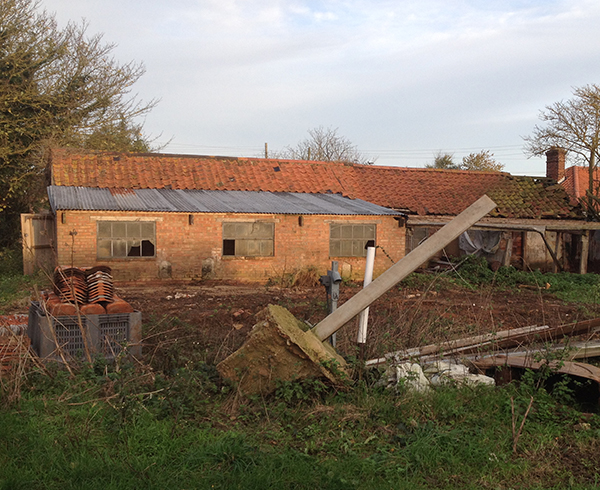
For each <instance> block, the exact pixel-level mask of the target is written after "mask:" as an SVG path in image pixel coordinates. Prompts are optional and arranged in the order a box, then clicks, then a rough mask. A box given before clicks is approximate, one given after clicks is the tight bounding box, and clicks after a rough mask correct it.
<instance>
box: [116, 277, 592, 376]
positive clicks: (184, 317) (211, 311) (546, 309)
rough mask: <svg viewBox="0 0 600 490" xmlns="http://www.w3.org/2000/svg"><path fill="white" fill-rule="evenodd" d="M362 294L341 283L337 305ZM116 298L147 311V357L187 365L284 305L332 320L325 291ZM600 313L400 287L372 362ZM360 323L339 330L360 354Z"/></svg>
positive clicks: (373, 345) (375, 315)
mask: <svg viewBox="0 0 600 490" xmlns="http://www.w3.org/2000/svg"><path fill="white" fill-rule="evenodd" d="M359 291H360V286H358V285H343V286H342V288H341V299H340V302H339V305H342V304H343V303H344V301H346V300H348V299H349V298H350V297H352V296H353V295H355V294H356V293H358V292H359ZM117 292H118V294H119V295H120V296H121V297H123V298H124V299H126V300H127V301H129V302H130V303H131V304H132V305H133V306H134V307H135V308H136V309H138V310H140V311H142V313H143V323H144V337H145V346H146V347H145V352H146V353H147V355H148V356H150V357H154V356H162V362H164V363H167V364H169V363H175V364H178V365H181V363H182V362H184V363H185V362H188V361H195V360H202V361H206V362H209V363H213V362H219V361H220V360H222V359H224V358H225V357H226V356H227V355H229V354H230V353H232V352H233V351H235V350H237V349H238V348H239V347H240V346H241V345H242V343H243V342H244V340H245V338H246V336H247V335H248V333H249V332H250V330H251V328H252V326H253V325H254V323H255V314H256V313H258V312H259V311H260V310H262V309H263V308H264V307H265V306H267V305H268V304H278V305H281V306H283V307H285V308H287V309H288V310H290V311H291V312H292V313H293V314H294V315H295V316H296V317H297V318H299V319H301V320H304V321H306V322H308V323H309V324H311V325H315V324H317V323H318V322H319V321H320V320H321V319H323V318H324V317H325V315H326V309H327V304H326V296H325V290H324V288H323V287H322V286H320V285H315V286H312V287H302V288H280V287H267V286H260V285H251V284H238V283H231V282H230V283H224V282H222V281H219V282H204V281H203V282H201V283H186V284H176V285H175V284H173V285H128V286H120V287H118V288H117ZM598 316H600V306H590V305H585V306H582V305H577V304H565V303H564V302H563V301H561V300H559V299H557V298H556V297H555V296H554V295H553V294H552V293H551V292H549V291H545V290H542V291H532V290H517V291H506V292H503V291H498V290H491V289H487V288H486V289H481V290H475V291H473V290H468V289H463V288H442V289H439V290H435V288H434V287H432V286H431V285H428V286H426V287H424V288H422V289H414V288H413V289H411V288H400V287H395V288H393V289H391V290H390V291H388V292H387V293H386V294H385V295H384V296H382V297H381V298H380V299H378V300H377V301H376V302H375V303H374V304H373V305H372V306H371V308H370V313H369V332H368V346H367V355H368V358H371V357H379V356H381V355H382V354H384V353H386V352H390V351H394V350H398V349H402V348H407V347H416V346H419V345H426V344H429V343H434V342H438V341H441V340H449V339H452V338H460V337H464V336H470V335H478V334H481V333H486V332H493V331H499V330H506V329H512V328H517V327H524V326H529V325H550V326H554V325H560V324H565V323H571V322H575V321H578V320H583V319H587V318H592V317H598ZM357 330H358V327H357V322H356V319H355V320H352V321H350V322H349V323H348V324H347V325H345V326H344V327H343V328H342V329H341V330H340V331H338V334H337V337H338V339H337V340H338V350H339V351H340V352H341V353H342V354H345V355H354V354H356V336H357Z"/></svg>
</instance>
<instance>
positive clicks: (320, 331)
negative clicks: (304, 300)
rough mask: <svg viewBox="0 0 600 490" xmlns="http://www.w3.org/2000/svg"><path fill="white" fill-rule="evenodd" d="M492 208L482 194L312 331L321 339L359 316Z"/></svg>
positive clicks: (491, 202)
mask: <svg viewBox="0 0 600 490" xmlns="http://www.w3.org/2000/svg"><path fill="white" fill-rule="evenodd" d="M495 207H496V203H494V201H492V200H491V199H490V198H489V197H488V196H486V195H484V196H482V197H481V198H479V199H478V200H477V201H475V202H474V203H473V204H471V206H469V207H468V208H467V209H465V210H464V211H463V212H462V213H460V214H459V215H458V216H457V217H456V218H454V219H453V220H452V221H450V223H448V224H447V225H446V226H444V227H443V228H442V229H441V230H439V231H438V232H437V233H436V234H435V235H433V236H431V237H429V238H428V239H427V240H425V241H424V242H423V243H422V244H421V245H419V246H418V247H417V248H415V249H414V250H413V251H412V252H410V253H409V254H408V255H406V256H405V257H404V258H403V259H402V260H400V261H398V262H396V264H394V265H393V266H392V267H390V268H389V269H388V270H387V271H385V272H384V273H383V274H381V275H380V276H379V277H378V278H377V279H376V280H374V281H373V282H372V283H371V284H369V285H368V286H367V287H366V288H364V289H363V290H362V291H360V292H359V293H358V294H356V295H355V296H353V297H352V298H350V299H349V300H348V301H346V302H345V303H344V304H343V305H342V306H341V307H339V308H338V309H337V310H335V311H334V312H333V313H332V314H331V315H329V316H327V317H325V319H324V320H322V321H321V322H320V323H318V324H317V326H316V327H314V328H313V329H312V331H313V333H314V334H315V335H316V336H317V337H318V338H319V339H321V340H325V339H326V338H328V337H330V336H331V335H332V334H333V333H335V332H336V331H338V330H339V329H340V328H341V327H342V326H344V325H345V324H346V322H348V321H350V320H351V319H352V318H354V317H355V316H356V315H358V314H359V313H360V312H361V311H362V310H364V309H365V308H366V307H367V306H369V305H370V304H371V303H373V301H375V300H376V299H377V298H379V297H380V296H381V295H383V294H384V293H385V292H386V291H388V290H389V289H391V288H392V287H394V286H395V285H396V284H398V283H399V282H400V281H401V280H402V279H404V278H405V277H406V276H408V275H409V274H410V273H411V272H413V271H414V270H416V269H417V268H418V267H419V266H420V265H421V264H422V263H423V262H425V261H427V260H429V258H431V257H432V256H433V255H434V254H436V253H437V252H438V251H439V250H441V249H442V248H444V247H445V246H446V245H448V244H449V243H450V242H451V241H452V240H454V239H455V238H457V237H458V236H459V235H460V234H461V233H463V232H464V231H466V230H468V229H469V228H470V227H471V226H473V224H474V223H476V222H477V221H478V220H479V219H481V218H482V217H483V216H485V215H486V214H487V213H489V212H490V211H492V210H493V209H494V208H495Z"/></svg>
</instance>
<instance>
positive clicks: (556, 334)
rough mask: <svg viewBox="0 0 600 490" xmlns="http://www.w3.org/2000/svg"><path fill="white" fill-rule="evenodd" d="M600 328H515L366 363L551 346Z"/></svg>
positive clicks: (599, 323) (596, 322)
mask: <svg viewBox="0 0 600 490" xmlns="http://www.w3.org/2000/svg"><path fill="white" fill-rule="evenodd" d="M599 327H600V318H595V319H593V320H584V321H581V322H576V323H569V324H566V325H559V326H557V327H549V326H547V325H543V326H529V327H521V328H515V329H513V330H502V331H500V332H495V333H489V334H483V335H477V336H475V337H466V338H462V339H456V340H450V341H448V342H442V343H439V344H430V345H426V346H423V347H417V348H414V349H408V350H405V351H398V352H393V353H390V354H387V355H386V356H385V357H383V358H380V359H372V360H369V361H367V365H377V364H383V363H385V362H387V361H388V360H389V359H390V358H393V359H395V360H397V361H400V360H405V359H410V358H412V357H425V356H433V355H439V356H440V357H443V356H445V355H456V354H471V353H473V352H477V351H481V350H486V349H489V348H490V347H493V348H497V349H506V348H511V347H516V346H520V345H522V344H526V343H530V342H549V341H552V340H556V339H560V338H563V337H569V336H572V335H582V334H585V333H591V332H593V331H594V330H595V329H597V328H599Z"/></svg>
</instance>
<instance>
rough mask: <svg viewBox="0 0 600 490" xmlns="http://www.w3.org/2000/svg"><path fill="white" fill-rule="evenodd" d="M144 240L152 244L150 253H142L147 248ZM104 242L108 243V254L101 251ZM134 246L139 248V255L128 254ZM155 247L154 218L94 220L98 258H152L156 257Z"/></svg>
mask: <svg viewBox="0 0 600 490" xmlns="http://www.w3.org/2000/svg"><path fill="white" fill-rule="evenodd" d="M107 228H108V230H107ZM144 242H149V243H150V244H151V245H152V247H153V248H152V254H149V253H146V254H144V250H146V251H147V250H148V248H146V247H145V245H144ZM106 244H108V249H107V250H108V251H109V253H108V254H106V253H102V251H101V250H102V248H105V247H103V245H104V246H106ZM135 248H139V255H130V254H131V252H132V250H134V249H135ZM156 248H157V247H156V221H154V220H135V219H132V220H98V221H97V222H96V258H97V259H98V260H139V259H152V258H156ZM121 252H124V253H121Z"/></svg>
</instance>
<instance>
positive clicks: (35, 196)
mask: <svg viewBox="0 0 600 490" xmlns="http://www.w3.org/2000/svg"><path fill="white" fill-rule="evenodd" d="M39 7H40V3H39V2H38V1H36V0H2V1H1V2H0V223H1V224H2V225H4V226H1V227H0V245H2V244H3V243H4V242H5V240H7V239H9V238H12V236H13V235H14V233H15V232H16V231H17V230H18V226H17V227H16V228H15V229H14V230H12V228H13V227H15V223H18V220H17V219H18V214H19V213H20V212H24V211H28V208H30V207H33V205H34V204H35V203H36V202H37V201H39V200H40V199H41V198H43V195H44V193H43V185H42V178H41V177H42V174H43V162H42V155H43V154H44V148H45V147H47V146H48V145H60V146H74V147H84V148H98V149H114V150H123V151H132V150H133V151H136V150H137V151H148V150H150V149H151V148H150V141H149V140H148V138H147V137H146V136H145V135H144V134H143V131H142V125H141V123H140V121H139V118H140V116H144V115H145V114H147V113H148V112H149V111H150V110H151V109H152V108H153V107H154V105H155V103H156V102H155V101H150V102H149V103H143V102H140V101H139V100H138V99H137V97H136V96H135V95H134V94H132V93H131V87H132V85H133V84H134V83H135V82H136V81H137V80H138V79H139V78H140V77H141V76H142V75H143V73H144V66H143V65H142V64H139V63H133V62H131V63H126V64H120V63H118V62H117V61H115V60H114V59H113V58H112V57H111V52H112V50H113V48H114V45H113V44H105V43H104V42H103V41H102V36H101V35H94V36H88V35H87V33H86V28H87V26H86V24H80V25H76V24H69V25H67V26H66V27H65V28H64V29H59V28H58V26H57V23H56V20H55V18H54V16H52V15H50V14H48V13H47V12H45V11H39ZM9 222H10V228H9V227H8V225H7V223H9ZM7 230H9V231H10V230H12V233H8V234H7Z"/></svg>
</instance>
